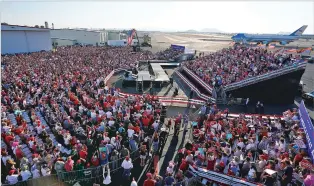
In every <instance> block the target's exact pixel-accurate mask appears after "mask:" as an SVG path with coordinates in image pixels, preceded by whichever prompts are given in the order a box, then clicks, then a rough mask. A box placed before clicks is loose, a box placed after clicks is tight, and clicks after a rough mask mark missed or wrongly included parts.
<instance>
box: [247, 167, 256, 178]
mask: <svg viewBox="0 0 314 186" xmlns="http://www.w3.org/2000/svg"><path fill="white" fill-rule="evenodd" d="M254 173H255V170H254V169H250V171H249V173H248V176H249V177H251V178H252V177H253V176H254Z"/></svg>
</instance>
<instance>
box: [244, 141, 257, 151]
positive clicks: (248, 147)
mask: <svg viewBox="0 0 314 186" xmlns="http://www.w3.org/2000/svg"><path fill="white" fill-rule="evenodd" d="M254 147H256V145H255V144H254V143H249V144H248V145H247V146H246V150H250V149H252V148H254Z"/></svg>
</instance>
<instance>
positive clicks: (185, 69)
mask: <svg viewBox="0 0 314 186" xmlns="http://www.w3.org/2000/svg"><path fill="white" fill-rule="evenodd" d="M182 69H183V70H184V71H185V72H187V73H188V74H190V75H191V76H192V78H193V79H195V81H198V82H199V83H200V84H201V85H202V87H204V88H205V89H206V90H207V91H208V92H210V94H212V91H213V88H212V87H210V86H209V85H208V84H207V83H205V82H204V81H203V80H202V79H201V78H200V77H198V76H197V75H196V74H195V73H194V72H192V71H191V70H190V69H188V68H186V67H182Z"/></svg>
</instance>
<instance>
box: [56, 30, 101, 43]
mask: <svg viewBox="0 0 314 186" xmlns="http://www.w3.org/2000/svg"><path fill="white" fill-rule="evenodd" d="M50 32H51V37H52V38H59V39H68V40H77V42H78V43H80V44H91V45H96V43H98V44H99V43H101V42H102V40H103V39H102V34H103V33H102V32H93V31H85V30H70V29H60V30H59V29H55V30H51V31H50Z"/></svg>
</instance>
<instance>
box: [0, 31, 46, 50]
mask: <svg viewBox="0 0 314 186" xmlns="http://www.w3.org/2000/svg"><path fill="white" fill-rule="evenodd" d="M51 49H52V43H51V38H50V32H49V30H47V31H23V30H13V31H10V30H2V31H1V53H2V54H14V53H27V52H38V51H42V50H45V51H48V50H51Z"/></svg>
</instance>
